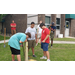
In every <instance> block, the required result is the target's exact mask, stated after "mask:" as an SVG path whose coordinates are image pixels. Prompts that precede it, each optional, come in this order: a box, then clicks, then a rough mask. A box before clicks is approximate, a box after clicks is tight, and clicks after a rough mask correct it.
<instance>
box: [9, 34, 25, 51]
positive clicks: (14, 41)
mask: <svg viewBox="0 0 75 75" xmlns="http://www.w3.org/2000/svg"><path fill="white" fill-rule="evenodd" d="M25 40H26V35H25V34H24V33H16V34H14V35H13V36H11V38H10V39H9V42H8V45H10V47H13V48H15V49H18V50H20V45H21V43H19V41H22V42H24V41H25Z"/></svg>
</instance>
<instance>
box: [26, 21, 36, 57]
mask: <svg viewBox="0 0 75 75" xmlns="http://www.w3.org/2000/svg"><path fill="white" fill-rule="evenodd" d="M34 26H35V23H34V22H31V26H30V27H28V28H27V29H26V31H25V33H27V32H30V33H31V38H28V51H29V49H30V48H32V53H33V57H36V56H35V54H34V47H35V38H36V43H37V32H36V29H35V28H34Z"/></svg>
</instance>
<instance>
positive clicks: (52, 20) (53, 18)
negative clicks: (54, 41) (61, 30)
mask: <svg viewBox="0 0 75 75" xmlns="http://www.w3.org/2000/svg"><path fill="white" fill-rule="evenodd" d="M52 22H54V24H55V26H56V14H51V23H52ZM54 38H56V30H55V33H54Z"/></svg>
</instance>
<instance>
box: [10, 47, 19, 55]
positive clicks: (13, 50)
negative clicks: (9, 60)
mask: <svg viewBox="0 0 75 75" xmlns="http://www.w3.org/2000/svg"><path fill="white" fill-rule="evenodd" d="M10 49H11V53H12V54H14V55H19V54H20V50H17V49H15V48H13V47H10Z"/></svg>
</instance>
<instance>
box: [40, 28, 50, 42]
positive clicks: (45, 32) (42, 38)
mask: <svg viewBox="0 0 75 75" xmlns="http://www.w3.org/2000/svg"><path fill="white" fill-rule="evenodd" d="M47 35H49V29H48V28H45V29H43V30H42V35H41V41H43V40H44V39H45V38H46V36H47ZM45 43H49V37H48V38H47V40H46V41H45Z"/></svg>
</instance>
